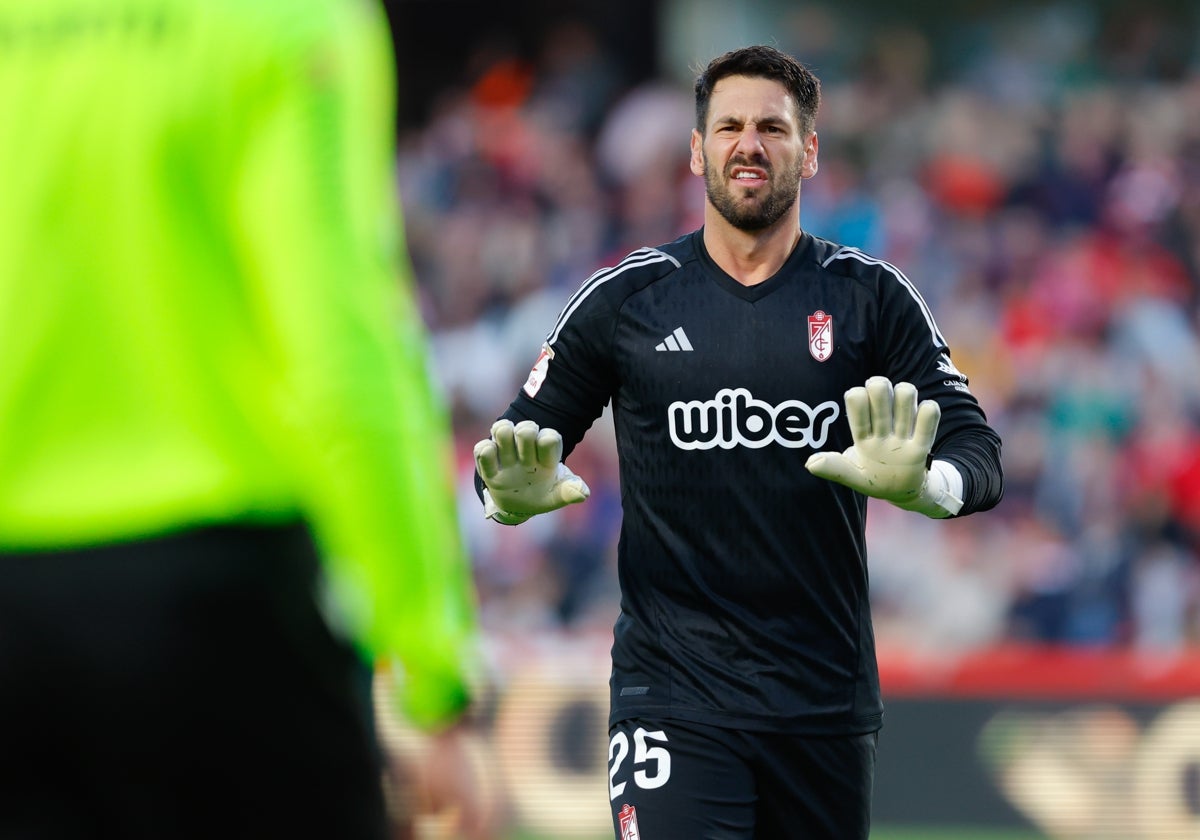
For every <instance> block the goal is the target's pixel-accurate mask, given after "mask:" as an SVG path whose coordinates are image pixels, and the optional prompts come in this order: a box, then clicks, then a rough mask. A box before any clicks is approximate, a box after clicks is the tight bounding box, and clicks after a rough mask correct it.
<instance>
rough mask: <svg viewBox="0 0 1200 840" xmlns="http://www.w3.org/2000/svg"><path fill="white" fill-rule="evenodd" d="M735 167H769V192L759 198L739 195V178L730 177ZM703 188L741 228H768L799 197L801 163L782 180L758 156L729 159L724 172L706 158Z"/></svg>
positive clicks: (739, 228)
mask: <svg viewBox="0 0 1200 840" xmlns="http://www.w3.org/2000/svg"><path fill="white" fill-rule="evenodd" d="M735 166H757V167H759V168H761V169H764V170H766V172H767V177H768V178H769V179H770V180H769V182H768V185H767V187H766V195H764V196H763V197H762V198H761V199H760V200H754V199H751V198H749V197H748V196H746V195H742V196H741V197H739V196H738V195H737V194H736V191H737V190H738V186H737V181H734V180H732V179H731V178H729V176H728V173H729V172H731V171H732V170H733V167H735ZM704 191H705V193H706V194H707V195H708V200H709V201H710V202H712V206H713V207H715V208H716V210H717V212H718V213H720V214H721V216H722V217H723V218H724V219H725V221H727V222H729V224H731V225H733V226H734V227H735V228H737V229H738V230H742V231H746V232H747V233H756V232H758V231H761V230H766V229H767V228H769V227H771V226H772V225H773V224H775V223H776V222H778V221H779V220H780V219H781V218H783V215H784V214H785V213H787V212H788V211H789V210H791V209H792V207H793V206H794V205H795V203H796V199H797V198H799V197H800V162H799V161H797V163H796V165H795V166H793V167H791V168H790V169H787V170H785V171H784V172H782V173H780V176H779V180H778V182H776V181H775V180H774V170H773V169H772V168H771V167H770V166H768V165H767V163H766V161H764V160H762V159H758V160H755V161H749V160H746V159H745V158H739V159H736V160H730V162H729V165H728V166H727V167H726V171H725V172H718V171H717V169H716V168H715V167H713V166H711V165H710V164H709V162H708V157H707V156H705V158H704Z"/></svg>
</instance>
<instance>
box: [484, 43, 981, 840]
mask: <svg viewBox="0 0 1200 840" xmlns="http://www.w3.org/2000/svg"><path fill="white" fill-rule="evenodd" d="M695 92H696V128H695V130H694V131H693V132H692V136H691V153H692V154H691V168H692V172H693V173H694V174H695V175H697V176H699V177H703V178H704V180H705V184H706V187H707V200H706V202H705V207H704V225H703V227H702V228H701V229H699V230H697V231H695V232H693V233H690V234H688V235H686V236H683V237H681V238H680V239H678V240H676V241H675V242H672V243H670V244H667V245H662V246H660V247H657V248H643V249H641V250H638V251H635V252H633V253H632V254H630V255H629V256H628V257H626V258H625V260H624V261H622V262H620V263H619V264H618V265H616V266H615V267H612V268H606V269H602V270H600V271H598V272H596V273H595V274H593V275H592V276H591V277H590V278H589V279H588V280H587V281H586V282H585V283H584V284H583V285H582V287H581V288H580V289H579V291H578V292H576V294H575V295H574V296H573V297H572V298H571V299H570V301H569V302H568V303H567V305H566V307H565V309H564V310H563V311H562V314H561V316H560V317H559V319H558V322H557V323H556V324H554V326H553V329H552V330H551V332H550V333H549V336H548V337H547V339H546V341H545V343H544V345H543V347H542V350H541V353H540V355H539V356H538V359H537V361H536V363H535V365H534V368H533V371H532V373H531V374H530V376H529V378H528V380H527V381H526V383H525V385H524V386H523V388H522V389H521V391H520V392H519V393H518V394H517V396H516V398H515V400H514V401H513V402H512V403H511V404H510V405H509V407H508V409H507V410H506V411H505V412H504V414H503V417H502V418H501V419H500V420H498V421H497V422H496V423H495V424H494V425H493V426H492V430H491V435H490V437H488V438H487V439H485V440H481V441H480V442H479V443H478V444H477V445H476V448H475V456H476V465H477V471H478V475H479V482H478V485H477V487H478V490H479V492H480V496H481V499H482V501H483V504H484V510H485V513H486V514H487V515H488V516H490V517H491V518H493V519H494V520H496V521H497V522H500V523H504V524H514V525H515V524H518V523H520V522H523V521H524V520H526V519H528V518H529V517H530V516H532V515H535V514H538V513H543V512H546V511H549V510H554V509H556V508H559V507H561V506H563V505H566V504H570V503H573V502H582V501H584V500H585V499H586V498H587V495H588V490H587V486H586V484H585V482H584V481H583V480H582V479H581V478H580V477H577V476H575V475H574V474H573V473H572V472H571V470H570V469H569V468H568V467H567V466H566V465H565V464H564V463H563V462H562V458H564V457H566V456H567V455H568V454H569V453H570V452H571V450H572V448H573V447H574V446H575V445H576V444H577V443H578V442H579V440H580V439H581V438H582V437H583V435H584V433H585V431H586V430H587V429H588V428H589V426H590V425H591V423H592V422H593V421H594V420H595V419H596V417H597V416H598V415H599V414H600V413H601V410H602V409H603V407H604V406H605V404H606V403H607V402H608V401H610V400H611V401H612V406H613V415H614V419H615V426H616V438H617V448H618V452H619V458H620V475H621V493H622V503H623V514H624V518H623V524H622V532H621V538H620V547H619V575H620V581H621V593H622V594H621V613H620V616H619V617H618V619H617V622H616V627H615V637H614V644H613V648H612V658H613V668H612V678H611V716H610V721H609V725H610V738H611V740H610V743H609V753H608V756H609V780H610V785H609V799H610V803H611V808H612V817H613V825H614V830H615V833H616V836H617V837H620V838H622V840H627V838H633V837H638V836H640V837H646V838H651V837H652V838H655V840H663V838H673V840H695V838H701V837H703V838H716V837H720V838H723V840H732V838H760V840H766V838H771V840H774V838H785V837H788V838H792V837H794V838H800V837H802V838H805V840H855V838H866V837H867V836H868V831H869V826H870V808H871V797H872V787H873V779H874V768H875V757H876V743H877V732H878V730H879V729H880V726H881V725H882V719H883V706H882V702H881V698H880V689H879V677H878V670H877V666H876V658H875V643H874V636H873V632H872V626H871V613H870V605H869V601H868V586H867V580H868V573H867V557H866V546H865V535H864V526H865V517H866V509H867V497H874V498H879V499H884V500H886V501H889V502H891V503H893V504H895V505H898V506H900V507H901V508H904V509H907V510H911V511H915V512H917V513H920V514H923V515H925V516H928V517H933V518H945V517H951V516H964V515H967V514H970V513H973V512H975V511H980V510H985V509H987V508H990V507H992V506H994V505H995V504H996V503H997V501H998V500H999V499H1000V495H1001V492H1002V474H1001V467H1000V440H999V437H998V436H997V434H996V433H995V432H994V431H993V430H992V428H991V427H990V426H989V425H988V423H987V420H986V418H985V416H984V413H983V411H982V410H981V408H980V406H979V404H978V402H977V401H976V399H975V398H974V397H973V396H972V394H971V392H970V390H969V389H968V386H967V379H966V377H965V376H963V375H962V374H961V373H960V372H959V371H958V370H957V369H956V368H955V367H954V365H953V363H952V362H951V361H950V350H949V348H948V346H947V343H946V340H945V339H944V338H943V336H942V333H941V331H940V330H939V329H938V327H937V325H936V324H935V322H934V319H933V317H932V315H931V313H930V311H929V308H928V306H926V304H925V302H924V301H923V300H922V298H921V295H920V294H919V293H918V291H917V289H916V288H915V286H914V285H913V284H912V283H911V282H910V281H909V280H908V278H906V277H905V276H904V274H902V273H901V272H900V271H899V270H898V269H897V268H895V267H894V266H892V265H889V264H888V263H886V262H883V261H882V260H878V259H875V258H874V257H871V256H868V255H867V254H865V253H863V252H861V251H859V250H857V249H855V248H850V247H846V246H842V245H837V244H834V243H832V242H828V241H825V240H822V239H818V238H816V237H814V236H812V235H811V234H809V233H806V232H805V231H804V230H803V229H802V228H801V226H800V202H799V196H800V187H801V182H802V181H803V180H804V179H807V178H811V177H813V176H814V175H816V173H817V146H818V143H817V133H816V130H815V119H816V114H817V110H818V106H819V102H820V86H819V82H818V80H817V79H816V78H815V77H814V76H813V75H812V73H811V72H809V70H808V69H807V68H805V67H804V66H802V65H801V64H799V63H798V62H797V61H795V60H794V59H793V58H791V57H790V56H787V55H785V54H783V53H780V52H779V51H777V50H775V49H773V48H771V47H764V46H757V47H747V48H744V49H740V50H736V51H733V52H730V53H728V54H725V55H722V56H719V57H718V58H716V59H714V60H713V61H712V62H711V63H710V64H709V65H708V67H707V68H706V69H705V70H704V71H703V73H702V74H701V75H700V76H699V78H698V79H697V80H696V86H695ZM918 394H920V395H921V397H923V398H924V399H923V400H922V401H920V402H918Z"/></svg>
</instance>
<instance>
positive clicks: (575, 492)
mask: <svg viewBox="0 0 1200 840" xmlns="http://www.w3.org/2000/svg"><path fill="white" fill-rule="evenodd" d="M562 449H563V443H562V435H560V434H559V433H558V432H557V431H556V430H554V429H540V430H539V429H538V425H537V423H535V422H533V421H532V420H522V421H521V422H520V423H517V424H516V425H515V426H514V425H513V423H512V421H511V420H497V421H496V422H495V423H494V424H492V435H491V437H489V438H485V439H484V440H481V441H479V443H477V444H475V468H476V469H477V470H478V471H479V477H480V478H481V479H483V484H484V491H483V513H484V515H485V516H487V517H488V518H489V519H494V520H496V521H497V522H499V523H501V524H503V525H519V524H520V523H522V522H524V521H525V520H526V519H528V518H529V517H531V516H533V515H534V514H538V513H546V512H548V511H551V510H557V509H558V508H560V507H564V506H565V505H570V504H575V503H577V502H582V501H583V500H584V499H586V498H587V497H588V494H589V493H590V492H591V491H590V490H588V486H587V484H585V483H584V481H583V479H582V478H580V477H579V476H577V475H575V473H573V472H571V470H570V469H568V468H567V465H566V464H564V463H562Z"/></svg>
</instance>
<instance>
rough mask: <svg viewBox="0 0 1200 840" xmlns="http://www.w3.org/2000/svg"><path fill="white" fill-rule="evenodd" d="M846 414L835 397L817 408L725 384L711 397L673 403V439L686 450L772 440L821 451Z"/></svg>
mask: <svg viewBox="0 0 1200 840" xmlns="http://www.w3.org/2000/svg"><path fill="white" fill-rule="evenodd" d="M840 413H841V407H840V406H839V405H838V403H837V402H835V401H833V400H827V401H825V402H823V403H821V404H820V405H818V406H817V407H816V408H812V407H810V406H809V405H808V404H807V403H804V402H801V401H800V400H785V401H784V402H781V403H780V404H779V405H777V406H773V405H771V404H770V403H767V402H763V401H762V400H756V399H754V397H753V396H752V395H751V393H750V392H749V391H748V390H746V389H745V388H722V389H721V390H720V391H718V392H717V395H716V396H715V397H713V398H712V399H711V400H690V401H688V402H683V401H676V402H673V403H671V404H670V405H669V406H668V407H667V419H668V423H669V425H670V430H671V441H672V443H674V444H675V445H676V446H678V447H679V448H680V449H712V448H713V447H714V446H719V447H721V448H722V449H732V448H734V447H735V446H747V447H749V448H751V449H761V448H762V447H764V446H768V445H769V444H772V443H777V444H779V445H780V446H786V447H787V448H789V449H802V448H804V447H806V446H811V447H813V448H815V449H819V448H820V447H822V446H824V445H825V439H826V437H827V436H828V434H829V426H830V424H832V423H833V421H834V420H836V419H837V418H838V415H839V414H840Z"/></svg>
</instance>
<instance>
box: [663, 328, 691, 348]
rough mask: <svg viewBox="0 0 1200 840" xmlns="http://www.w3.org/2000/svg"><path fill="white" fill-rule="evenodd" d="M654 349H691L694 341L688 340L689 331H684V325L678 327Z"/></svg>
mask: <svg viewBox="0 0 1200 840" xmlns="http://www.w3.org/2000/svg"><path fill="white" fill-rule="evenodd" d="M654 349H655V350H660V351H667V352H677V351H680V350H691V349H692V342H690V341H688V337H687V333H685V332H684V331H683V327H676V328H675V330H674V331H673V332H672V333H671V334H670V335H669V336H667V337H666V338H664V339H663V340H662V341H660V342H659V343H658V344H656V345H655V347H654Z"/></svg>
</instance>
